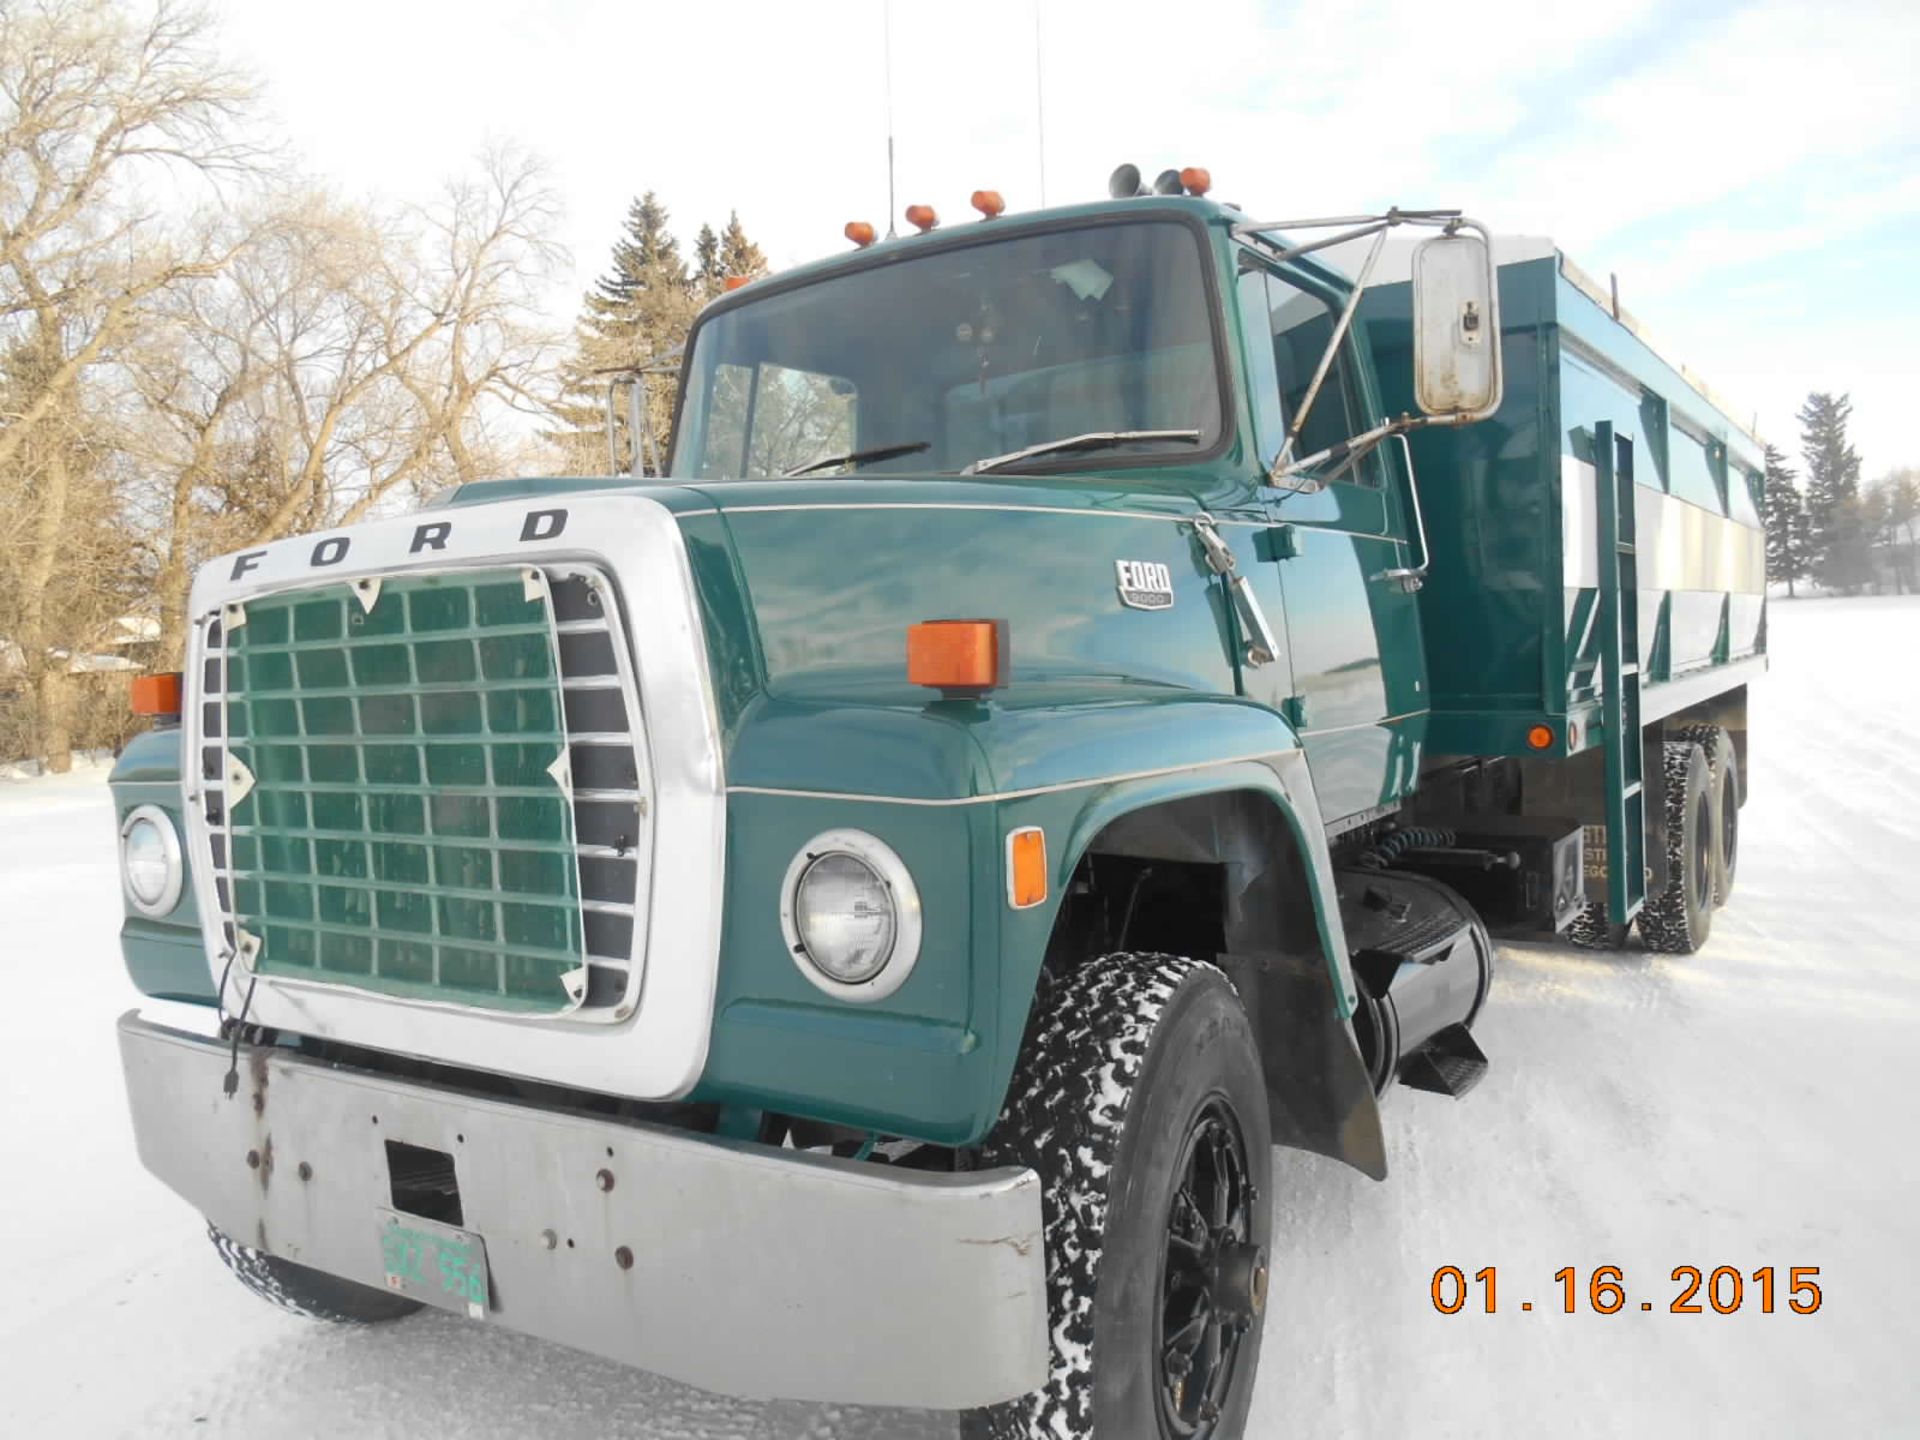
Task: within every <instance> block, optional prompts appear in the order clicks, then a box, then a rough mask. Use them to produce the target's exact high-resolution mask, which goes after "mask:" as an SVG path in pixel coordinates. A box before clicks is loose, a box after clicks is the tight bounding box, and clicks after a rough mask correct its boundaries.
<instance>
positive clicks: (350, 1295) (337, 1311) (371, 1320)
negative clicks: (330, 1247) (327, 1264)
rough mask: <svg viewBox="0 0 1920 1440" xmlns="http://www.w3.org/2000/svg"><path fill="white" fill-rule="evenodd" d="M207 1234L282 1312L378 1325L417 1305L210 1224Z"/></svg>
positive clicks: (256, 1291)
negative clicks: (258, 1246)
mask: <svg viewBox="0 0 1920 1440" xmlns="http://www.w3.org/2000/svg"><path fill="white" fill-rule="evenodd" d="M207 1238H208V1239H209V1240H211V1241H213V1248H214V1249H215V1250H218V1251H219V1252H220V1258H221V1259H222V1260H224V1261H226V1262H227V1268H228V1269H229V1270H231V1271H233V1273H234V1275H235V1277H236V1278H238V1280H239V1281H240V1283H241V1284H242V1285H244V1286H246V1287H247V1289H249V1290H251V1291H252V1292H253V1293H254V1294H256V1295H258V1296H259V1297H260V1298H261V1299H262V1300H266V1301H268V1302H270V1303H272V1304H274V1305H278V1306H279V1307H280V1308H281V1309H282V1310H290V1311H292V1312H293V1313H294V1314H295V1315H304V1316H306V1317H307V1318H308V1319H309V1320H325V1321H327V1322H328V1323H330V1324H334V1325H378V1324H382V1323H384V1322H385V1321H388V1320H399V1319H402V1318H404V1317H405V1316H408V1315H411V1314H413V1312H414V1311H416V1310H418V1309H419V1308H420V1302H419V1301H417V1300H409V1299H407V1298H406V1297H405V1296H403V1295H390V1294H388V1293H387V1292H386V1291H385V1290H376V1289H374V1288H373V1287H372V1286H371V1285H359V1284H356V1283H354V1282H353V1281H351V1280H342V1279H340V1278H339V1277H337V1276H334V1275H329V1274H327V1273H326V1272H324V1271H321V1270H315V1269H312V1268H310V1267H309V1266H306V1265H296V1264H294V1262H293V1261H291V1260H282V1259H281V1258H280V1257H279V1256H278V1255H269V1254H267V1253H266V1251H264V1250H256V1249H254V1248H253V1247H252V1246H251V1245H242V1244H241V1243H240V1242H239V1241H238V1240H236V1239H234V1238H233V1237H232V1236H231V1235H229V1234H227V1233H226V1232H225V1231H223V1230H219V1229H216V1228H215V1227H214V1226H213V1225H212V1224H211V1223H209V1224H208V1226H207Z"/></svg>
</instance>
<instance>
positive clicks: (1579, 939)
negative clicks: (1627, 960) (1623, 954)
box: [1561, 900, 1631, 950]
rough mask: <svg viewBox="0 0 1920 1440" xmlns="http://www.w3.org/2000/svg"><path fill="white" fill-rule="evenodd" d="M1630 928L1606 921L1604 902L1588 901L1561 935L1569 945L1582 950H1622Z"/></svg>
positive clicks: (1624, 947)
mask: <svg viewBox="0 0 1920 1440" xmlns="http://www.w3.org/2000/svg"><path fill="white" fill-rule="evenodd" d="M1630 928H1631V927H1630V926H1627V925H1616V924H1614V923H1613V922H1612V921H1611V920H1609V919H1607V902H1606V901H1604V900H1589V901H1588V902H1587V903H1586V904H1585V905H1582V906H1581V907H1580V913H1579V914H1577V915H1575V916H1574V917H1573V919H1571V920H1569V921H1568V922H1567V928H1566V929H1565V930H1564V931H1562V932H1561V933H1562V935H1563V936H1564V937H1565V939H1566V941H1567V943H1568V944H1569V945H1577V946H1578V947H1579V948H1580V949H1582V950H1624V949H1626V948H1627V931H1628V930H1629V929H1630Z"/></svg>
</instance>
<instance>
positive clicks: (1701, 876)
mask: <svg viewBox="0 0 1920 1440" xmlns="http://www.w3.org/2000/svg"><path fill="white" fill-rule="evenodd" d="M1661 754H1662V764H1663V765H1664V767H1665V772H1666V792H1667V799H1666V833H1667V884H1666V888H1665V889H1663V890H1662V891H1661V892H1660V893H1659V894H1658V895H1653V896H1649V897H1648V899H1647V903H1646V904H1645V905H1643V906H1641V907H1640V920H1639V925H1640V939H1641V940H1642V941H1643V942H1644V943H1645V945H1646V947H1647V948H1648V949H1649V950H1658V951H1662V952H1664V953H1666V954H1669V955H1691V954H1693V953H1694V951H1696V950H1698V949H1699V948H1700V947H1701V946H1702V945H1704V944H1706V943H1707V935H1708V932H1709V931H1711V930H1712V928H1713V891H1714V882H1713V874H1714V864H1713V856H1712V850H1713V847H1714V845H1715V843H1716V833H1717V832H1716V830H1715V827H1714V823H1713V818H1714V807H1713V795H1712V791H1711V789H1710V788H1709V787H1710V785H1711V782H1712V778H1713V771H1712V767H1711V766H1710V765H1709V764H1708V761H1707V754H1706V751H1704V750H1703V749H1701V747H1700V746H1699V745H1698V744H1696V743H1695V742H1694V741H1692V740H1669V741H1667V742H1666V743H1665V745H1663V746H1662V747H1661Z"/></svg>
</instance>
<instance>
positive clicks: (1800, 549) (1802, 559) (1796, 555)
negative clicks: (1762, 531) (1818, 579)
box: [1761, 445, 1807, 599]
mask: <svg viewBox="0 0 1920 1440" xmlns="http://www.w3.org/2000/svg"><path fill="white" fill-rule="evenodd" d="M1766 462H1767V474H1766V481H1765V485H1766V489H1765V491H1764V492H1763V495H1762V508H1761V516H1762V518H1763V519H1764V521H1765V523H1766V528H1767V578H1768V579H1770V580H1784V581H1786V582H1787V596H1788V598H1789V599H1791V598H1792V597H1793V594H1794V588H1793V587H1794V582H1795V581H1796V580H1801V579H1804V578H1805V576H1806V573H1807V505H1806V501H1805V500H1803V499H1802V498H1801V495H1800V490H1799V487H1798V486H1796V485H1795V484H1794V483H1793V479H1794V476H1793V468H1792V467H1791V466H1790V465H1788V464H1787V457H1786V456H1785V455H1783V454H1781V453H1780V451H1778V450H1776V449H1775V448H1774V447H1773V446H1771V445H1769V446H1767V453H1766Z"/></svg>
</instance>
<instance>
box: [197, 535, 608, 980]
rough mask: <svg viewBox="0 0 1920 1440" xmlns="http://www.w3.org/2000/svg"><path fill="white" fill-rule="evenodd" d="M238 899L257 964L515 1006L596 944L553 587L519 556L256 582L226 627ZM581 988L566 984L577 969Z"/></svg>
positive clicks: (560, 976) (231, 839) (229, 822)
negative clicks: (364, 576) (273, 588)
mask: <svg viewBox="0 0 1920 1440" xmlns="http://www.w3.org/2000/svg"><path fill="white" fill-rule="evenodd" d="M225 640H226V676H225V686H224V688H225V692H226V705H225V734H226V737H227V740H226V743H227V747H228V752H229V754H230V755H231V756H232V758H234V759H236V760H238V761H240V763H241V764H243V765H245V766H246V767H247V769H248V771H250V772H251V774H252V776H253V788H252V790H251V791H250V792H249V793H247V794H246V795H245V796H244V797H243V798H242V799H241V800H240V801H239V802H238V803H236V804H233V805H232V806H231V807H230V811H229V813H228V814H227V816H226V817H225V818H226V830H227V845H228V846H229V847H230V853H231V868H230V871H229V874H228V876H227V880H228V883H229V884H230V885H231V892H230V899H229V905H230V914H231V915H232V917H233V919H234V921H235V922H236V923H237V924H238V925H240V926H241V927H242V928H244V929H245V930H246V931H247V932H248V933H249V934H251V935H253V936H255V937H257V938H258V939H259V941H260V952H259V955H258V957H257V959H256V961H255V968H256V969H257V970H258V971H260V972H261V973H264V974H271V975H281V976H300V977H304V978H308V979H314V980H325V981H330V982H333V983H337V984H343V985H352V986H357V987H359V988H362V989H366V990H372V991H377V992H380V993H383V994H391V995H404V996H410V997H415V998H429V999H439V1000H448V1001H458V1002H461V1003H466V1004H472V1005H479V1006H484V1007H488V1008H494V1009H502V1010H516V1011H561V1010H567V1009H571V1008H572V1007H573V1006H574V1004H575V1003H577V999H578V992H579V988H580V986H581V985H582V984H583V980H582V977H583V975H584V970H583V968H582V967H583V966H584V965H585V963H586V957H585V942H584V939H583V936H582V933H581V927H582V919H581V906H580V890H579V868H578V861H577V851H576V849H575V840H574V823H573V814H572V808H571V806H570V804H569V802H568V799H567V796H566V795H565V793H564V792H563V790H562V788H561V786H560V784H559V782H558V781H557V780H556V779H555V778H554V777H553V775H552V774H551V773H550V767H551V766H553V764H554V762H555V761H556V760H557V759H559V757H560V756H561V755H562V754H563V753H564V752H565V750H566V745H567V740H566V730H565V721H564V709H563V705H562V693H561V684H560V679H559V676H558V675H557V674H556V669H555V639H554V631H553V626H552V624H551V622H550V617H549V616H548V613H547V608H546V600H545V596H544V594H541V595H536V597H535V598H533V599H528V598H527V594H526V587H525V584H524V581H523V579H522V572H521V571H519V570H517V569H515V570H510V571H508V570H489V571H481V572H475V573H468V574H457V575H441V576H431V577H416V578H409V579H396V580H387V581H386V582H384V584H383V585H382V586H381V587H380V590H379V594H378V598H377V600H376V601H375V603H374V605H373V607H372V608H371V609H370V610H369V609H366V608H365V607H364V606H363V605H362V603H361V600H360V597H359V596H358V595H357V594H356V593H355V592H354V590H353V589H352V588H351V587H350V586H348V585H345V584H341V585H338V586H333V587H329V588H325V589H319V590H306V591H301V592H298V593H295V594H289V595H282V596H273V597H268V598H266V599H260V600H253V601H250V602H248V604H247V606H246V617H245V623H244V624H242V625H239V626H233V625H231V624H229V626H228V627H227V633H226V637H225ZM569 980H570V981H571V982H572V984H573V987H574V992H575V993H574V994H572V995H570V994H569V989H568V981H569Z"/></svg>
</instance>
